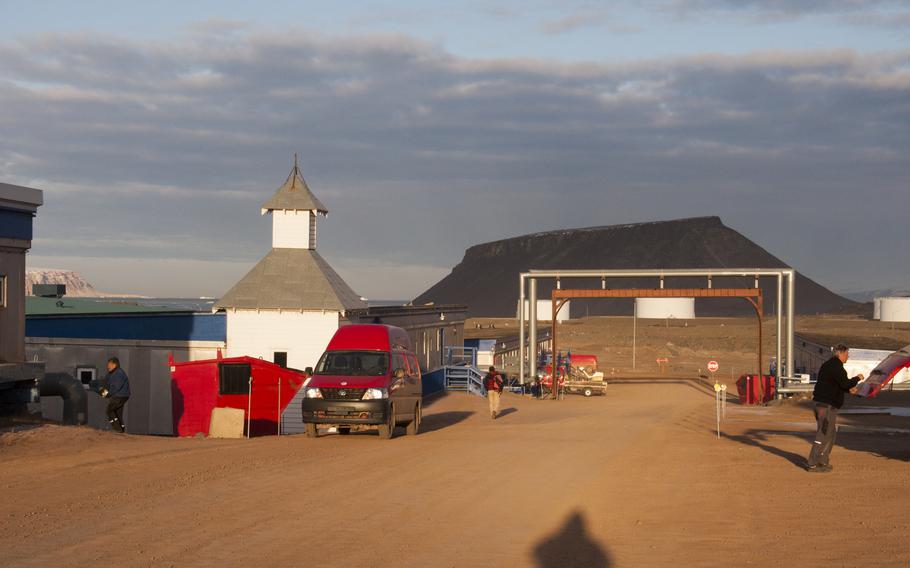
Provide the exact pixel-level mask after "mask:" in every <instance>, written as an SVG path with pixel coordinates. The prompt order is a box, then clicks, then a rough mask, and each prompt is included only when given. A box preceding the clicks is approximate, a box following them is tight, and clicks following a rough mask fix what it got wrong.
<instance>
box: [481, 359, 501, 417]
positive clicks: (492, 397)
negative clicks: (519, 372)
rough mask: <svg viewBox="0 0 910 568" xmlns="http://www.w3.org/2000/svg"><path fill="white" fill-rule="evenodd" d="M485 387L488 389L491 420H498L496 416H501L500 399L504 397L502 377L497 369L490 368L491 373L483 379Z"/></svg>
mask: <svg viewBox="0 0 910 568" xmlns="http://www.w3.org/2000/svg"><path fill="white" fill-rule="evenodd" d="M483 387H484V388H485V389H487V400H488V401H489V403H490V418H492V419H493V420H496V416H498V415H499V397H500V395H502V376H500V374H499V373H498V372H497V371H496V367H492V366H491V367H490V371H489V372H488V373H487V375H486V376H485V377H484V378H483Z"/></svg>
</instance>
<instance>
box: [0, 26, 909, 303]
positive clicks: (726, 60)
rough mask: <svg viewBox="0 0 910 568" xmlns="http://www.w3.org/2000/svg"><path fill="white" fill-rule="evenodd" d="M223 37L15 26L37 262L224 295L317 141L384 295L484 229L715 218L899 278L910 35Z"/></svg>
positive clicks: (236, 30) (416, 287)
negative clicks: (744, 44)
mask: <svg viewBox="0 0 910 568" xmlns="http://www.w3.org/2000/svg"><path fill="white" fill-rule="evenodd" d="M224 27H225V26H214V28H215V29H214V30H211V29H208V28H207V27H206V26H197V27H195V28H193V29H190V30H187V31H186V32H185V34H184V35H183V36H181V38H180V39H178V40H174V41H170V42H147V41H138V40H130V39H126V38H120V37H107V36H100V35H96V34H88V33H83V34H63V35H61V34H43V35H35V36H26V37H24V38H21V39H19V40H15V41H5V42H0V128H2V130H3V131H4V132H8V133H14V135H12V136H5V137H3V138H2V139H0V177H2V178H3V179H4V181H8V182H11V183H20V184H24V185H34V186H37V187H41V188H44V189H46V190H47V193H46V196H45V202H46V205H45V206H44V207H43V208H42V209H41V211H40V212H39V217H38V238H37V239H36V242H35V249H34V254H35V255H36V256H37V257H44V258H54V259H55V261H56V260H59V259H60V258H61V257H63V258H72V259H73V264H74V265H73V266H72V268H78V266H77V265H78V264H79V263H80V262H84V260H80V259H84V258H100V257H113V258H119V259H121V260H120V261H118V262H123V263H125V262H127V260H129V259H132V260H130V262H131V263H132V264H130V265H129V266H130V267H131V269H130V272H129V273H127V274H124V275H121V276H120V277H118V280H117V283H118V284H117V286H124V287H126V286H127V285H128V284H129V282H133V284H132V285H129V286H130V288H135V289H136V290H138V291H141V292H143V293H153V292H152V290H154V288H155V286H159V287H160V288H161V289H162V290H164V289H166V290H168V292H169V293H173V289H174V288H175V287H178V286H177V285H176V284H175V282H176V283H179V282H181V281H183V282H186V283H187V288H188V289H192V293H193V294H194V295H203V294H206V295H217V294H220V293H222V292H224V291H225V290H226V289H227V288H228V287H229V286H230V285H231V284H232V283H233V281H232V278H233V277H232V276H231V275H232V274H233V273H234V272H231V270H234V268H236V267H237V266H250V265H252V263H253V262H255V260H256V259H258V258H259V256H261V255H262V254H263V253H264V251H265V250H267V248H268V246H269V239H270V227H269V222H268V219H267V218H263V217H261V216H260V214H259V205H260V204H261V203H262V202H264V201H265V200H266V199H267V198H268V197H269V196H270V195H271V194H272V193H273V192H274V191H275V189H277V187H278V186H280V185H281V183H282V182H283V181H284V178H285V176H286V175H287V173H288V170H289V168H290V163H291V156H292V154H293V153H294V152H300V155H301V159H302V165H303V171H304V174H305V176H306V177H307V181H308V182H309V184H310V186H311V187H312V189H313V190H314V192H315V193H316V194H317V195H318V196H319V197H320V199H321V200H322V201H323V202H325V203H326V205H327V206H328V207H329V209H330V211H331V213H330V215H329V217H328V218H327V219H326V220H324V221H321V222H320V223H321V225H320V229H319V231H320V233H319V248H320V251H322V253H323V254H324V256H326V257H327V258H328V259H329V260H330V262H332V263H333V264H335V265H336V266H338V267H339V271H340V272H341V273H342V275H343V276H346V277H348V278H349V279H351V281H352V284H356V285H355V288H356V289H357V291H358V292H360V293H361V294H364V295H367V296H374V297H379V296H390V295H394V296H399V297H406V296H413V295H416V294H417V293H418V292H420V291H422V289H424V288H426V287H427V286H428V285H430V284H431V283H432V282H433V281H434V280H435V279H437V278H438V277H439V276H440V274H441V273H442V271H444V268H443V267H448V266H452V265H454V264H455V263H457V262H458V260H459V259H460V257H461V254H462V252H463V250H464V249H465V248H466V247H467V246H469V245H471V244H474V243H477V242H482V241H486V240H492V239H496V238H503V237H508V236H512V235H516V234H521V233H527V232H535V231H538V230H545V229H553V228H559V227H573V226H587V225H602V224H610V223H624V222H634V221H639V220H651V219H661V218H674V217H683V216H690V215H705V214H714V213H717V214H721V215H722V216H723V218H724V219H725V221H726V222H727V223H728V224H730V225H731V226H733V227H735V228H737V229H739V230H741V231H742V232H743V233H745V234H747V235H749V236H750V237H753V238H755V239H756V240H757V241H759V242H760V243H761V244H763V245H766V246H767V247H768V248H769V249H770V250H771V251H772V252H774V253H775V254H777V255H778V256H781V257H783V258H784V259H785V260H788V261H790V262H792V263H794V264H795V265H797V267H799V268H803V269H805V270H807V271H809V272H810V273H811V274H813V275H815V276H818V277H820V278H822V280H823V281H825V282H826V283H830V284H831V285H837V283H838V282H839V281H841V280H842V279H843V278H844V276H843V274H842V270H841V269H840V268H839V267H838V266H837V264H836V263H835V261H837V262H838V263H839V262H841V261H842V257H840V256H839V257H838V258H837V259H835V258H834V257H833V256H831V255H832V253H831V252H830V251H831V250H838V251H840V253H841V254H843V255H847V256H848V257H849V258H850V259H851V261H853V262H855V265H854V271H868V272H869V273H871V274H873V275H874V277H875V278H880V279H882V280H883V281H885V280H887V282H885V285H890V283H891V282H892V281H893V280H894V279H896V278H897V277H899V276H900V275H899V274H898V272H899V271H900V270H901V269H900V268H890V266H895V267H897V264H886V265H882V264H881V263H880V262H878V261H874V259H873V258H872V257H871V256H869V255H867V254H866V251H868V250H870V249H874V250H876V251H878V252H877V254H886V255H887V254H890V255H892V256H899V255H901V254H903V252H904V251H903V245H902V244H901V243H903V242H904V236H903V233H902V230H901V227H902V226H903V219H904V217H905V216H906V213H905V212H903V211H900V210H899V208H894V207H889V206H888V205H887V204H889V203H893V202H896V201H898V200H900V199H903V197H905V192H906V187H907V179H908V170H907V165H906V160H905V159H903V157H905V156H907V155H908V152H910V139H908V137H907V136H906V132H907V131H908V130H907V129H908V127H910V108H908V106H907V100H910V98H908V95H910V51H904V52H883V53H857V52H854V51H850V50H840V51H825V52H774V51H769V52H763V53H752V54H747V55H742V56H729V55H700V56H690V57H683V58H676V59H659V60H644V61H632V62H621V63H612V62H589V63H574V64H568V63H559V62H553V61H542V60H532V59H500V60H476V59H465V58H460V57H456V56H454V55H452V54H450V53H448V52H446V51H445V50H444V49H442V48H441V47H440V46H438V45H436V44H433V43H428V42H423V41H419V40H415V39H413V38H410V37H407V36H401V35H391V36H388V35H387V36H352V37H334V36H324V35H320V34H312V33H294V34H286V33H283V34H267V33H263V32H260V31H257V30H255V29H246V28H243V27H239V26H231V25H229V26H227V28H228V30H229V32H230V33H228V34H225V32H224V29H223V28H224ZM870 219H874V220H875V223H874V230H871V228H870V230H858V229H857V230H853V231H852V232H850V231H848V230H847V229H845V228H843V229H842V227H848V226H849V227H857V228H859V227H862V228H863V229H865V225H864V223H865V221H866V220H870ZM821 236H823V237H821ZM820 243H823V244H820ZM168 259H179V260H180V262H179V263H177V264H175V265H174V266H175V268H174V269H173V270H167V271H164V270H161V269H160V267H161V266H164V265H165V264H166V262H167V260H168ZM365 259H366V260H365ZM143 261H148V262H147V263H145V264H143ZM153 261H154V262H153ZM193 262H198V263H199V267H200V268H199V270H200V271H204V270H207V268H205V267H207V266H212V264H211V263H223V264H219V265H218V266H221V268H219V272H218V273H217V274H218V277H217V278H204V277H202V276H200V273H199V272H197V271H194V270H193V269H192V268H190V267H191V266H192V265H193ZM56 264H57V265H62V264H61V262H56ZM92 266H95V265H94V264H93V265H92ZM143 266H145V267H147V268H142V267H143ZM152 266H154V268H148V267H152ZM225 266H227V267H234V268H230V269H228V268H224V267H225ZM103 274H109V273H108V272H104V273H103ZM402 275H404V276H402ZM851 281H852V280H851ZM191 282H192V283H193V284H192V286H190V285H189V283H191ZM389 283H395V287H394V289H390V285H389ZM97 285H98V286H100V287H102V288H109V289H111V291H123V292H128V291H130V289H124V288H121V289H114V287H113V286H111V285H108V284H106V283H105V282H103V281H102V282H98V283H97ZM205 286H208V288H205ZM395 290H401V293H400V294H393V292H394V291H395Z"/></svg>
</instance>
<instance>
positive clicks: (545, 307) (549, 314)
mask: <svg viewBox="0 0 910 568" xmlns="http://www.w3.org/2000/svg"><path fill="white" fill-rule="evenodd" d="M517 303H518V302H516V304H517ZM571 304H572V300H566V303H565V304H563V305H562V307H561V308H559V316H558V317H557V318H556V321H568V320H569V310H570V309H571V308H572V305H571ZM530 305H531V302H530V300H527V299H525V317H526V318H527V317H530V316H528V313H529V312H528V310H529V309H530ZM520 316H521V314H519V313H518V311H517V306H516V314H515V317H516V318H517V317H520ZM537 321H553V301H552V300H537Z"/></svg>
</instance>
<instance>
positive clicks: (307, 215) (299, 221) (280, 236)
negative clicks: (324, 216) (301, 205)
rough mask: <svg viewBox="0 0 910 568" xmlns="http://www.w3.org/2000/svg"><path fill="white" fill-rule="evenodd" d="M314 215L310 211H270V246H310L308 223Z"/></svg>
mask: <svg viewBox="0 0 910 568" xmlns="http://www.w3.org/2000/svg"><path fill="white" fill-rule="evenodd" d="M311 222H312V223H315V222H316V220H315V217H314V215H313V214H312V213H311V212H310V211H282V210H276V211H273V212H272V247H274V248H301V249H308V248H310V223H311Z"/></svg>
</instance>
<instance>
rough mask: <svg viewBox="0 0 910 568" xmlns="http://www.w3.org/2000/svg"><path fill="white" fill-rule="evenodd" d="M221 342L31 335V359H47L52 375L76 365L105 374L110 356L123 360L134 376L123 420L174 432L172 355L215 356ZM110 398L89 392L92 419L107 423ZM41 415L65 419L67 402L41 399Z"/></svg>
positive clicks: (142, 429) (133, 428) (143, 430)
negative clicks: (69, 337)
mask: <svg viewBox="0 0 910 568" xmlns="http://www.w3.org/2000/svg"><path fill="white" fill-rule="evenodd" d="M224 347H225V345H224V342H221V341H148V340H145V341H142V340H140V341H135V340H116V339H61V338H46V337H29V338H27V339H26V351H27V355H28V358H29V359H32V358H35V357H37V359H38V360H39V361H44V362H45V365H46V367H45V368H46V371H47V372H48V373H69V374H70V375H72V376H74V377H75V376H76V369H77V368H94V369H95V370H96V375H97V377H98V378H103V377H104V376H105V374H106V372H107V371H106V365H107V360H108V359H109V358H110V357H117V358H119V359H120V364H121V365H122V367H123V369H124V370H125V371H126V373H127V375H128V376H129V378H130V390H131V392H132V396H131V397H130V400H129V402H128V403H127V405H126V410H125V413H124V420H125V421H126V425H127V431H128V432H130V433H132V434H159V435H172V434H173V421H172V413H171V374H170V366H169V365H168V356H169V354H171V353H173V355H174V359H175V360H177V361H187V360H193V359H213V358H215V357H216V356H217V352H218V350H219V349H222V350H223V349H224ZM106 408H107V401H106V400H105V399H102V398H101V397H100V396H97V395H95V394H93V393H90V394H89V404H88V423H89V425H90V426H94V427H96V428H105V427H107V416H106V415H105V410H106ZM41 413H42V415H43V416H44V418H47V419H48V420H61V419H62V413H63V401H62V400H61V399H60V398H58V397H42V399H41Z"/></svg>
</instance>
